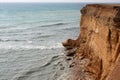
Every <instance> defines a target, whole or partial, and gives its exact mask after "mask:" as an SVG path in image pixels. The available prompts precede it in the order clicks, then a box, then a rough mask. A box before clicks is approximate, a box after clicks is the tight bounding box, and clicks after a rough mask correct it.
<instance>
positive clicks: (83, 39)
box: [62, 4, 120, 80]
mask: <svg viewBox="0 0 120 80" xmlns="http://www.w3.org/2000/svg"><path fill="white" fill-rule="evenodd" d="M81 14H82V16H81V22H80V35H79V36H78V38H77V39H76V40H72V39H68V40H67V41H65V42H63V43H62V44H63V46H64V47H65V51H66V53H65V54H66V55H67V56H70V57H72V58H73V60H72V63H71V64H70V65H69V68H70V72H71V73H70V74H69V79H67V80H120V55H119V54H120V5H119V4H88V5H86V6H85V7H83V8H82V10H81ZM68 60H70V59H69V58H68Z"/></svg>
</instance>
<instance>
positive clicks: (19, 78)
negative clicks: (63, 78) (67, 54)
mask: <svg viewBox="0 0 120 80" xmlns="http://www.w3.org/2000/svg"><path fill="white" fill-rule="evenodd" d="M62 58H63V56H60V55H56V56H53V57H52V58H51V59H49V60H48V61H47V62H45V63H44V64H43V65H42V66H41V65H40V66H38V67H37V66H36V67H33V68H30V69H28V68H27V69H26V71H23V72H20V74H18V75H15V76H14V77H13V79H12V80H27V79H29V78H30V77H31V75H34V74H36V73H41V72H42V71H45V70H46V68H48V67H49V68H50V65H52V67H54V66H59V64H60V63H62V62H61V60H60V59H62ZM45 59H46V58H45ZM54 62H57V63H56V64H54ZM46 74H50V72H48V73H42V74H40V75H46ZM40 75H39V76H40Z"/></svg>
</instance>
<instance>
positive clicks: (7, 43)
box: [0, 3, 84, 80]
mask: <svg viewBox="0 0 120 80" xmlns="http://www.w3.org/2000/svg"><path fill="white" fill-rule="evenodd" d="M83 6H84V4H81V3H0V80H57V79H58V78H59V77H60V76H61V75H62V74H63V73H64V70H63V71H60V69H59V64H58V63H59V62H61V64H62V63H64V55H63V47H62V45H61V42H62V41H64V40H66V39H68V38H74V39H75V38H77V36H78V34H79V22H80V9H81V8H82V7H83ZM56 75H57V76H56Z"/></svg>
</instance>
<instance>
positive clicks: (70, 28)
mask: <svg viewBox="0 0 120 80" xmlns="http://www.w3.org/2000/svg"><path fill="white" fill-rule="evenodd" d="M74 29H79V27H69V28H63V29H62V30H69V31H70V30H74Z"/></svg>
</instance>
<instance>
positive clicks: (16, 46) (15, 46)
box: [0, 43, 63, 49]
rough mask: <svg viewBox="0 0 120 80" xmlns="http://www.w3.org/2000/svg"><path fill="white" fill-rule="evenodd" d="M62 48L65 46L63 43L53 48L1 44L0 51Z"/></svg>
mask: <svg viewBox="0 0 120 80" xmlns="http://www.w3.org/2000/svg"><path fill="white" fill-rule="evenodd" d="M62 47H63V46H62V44H61V43H57V44H55V45H52V46H41V45H40V46H36V45H12V44H7V45H6V44H0V49H57V48H62Z"/></svg>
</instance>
